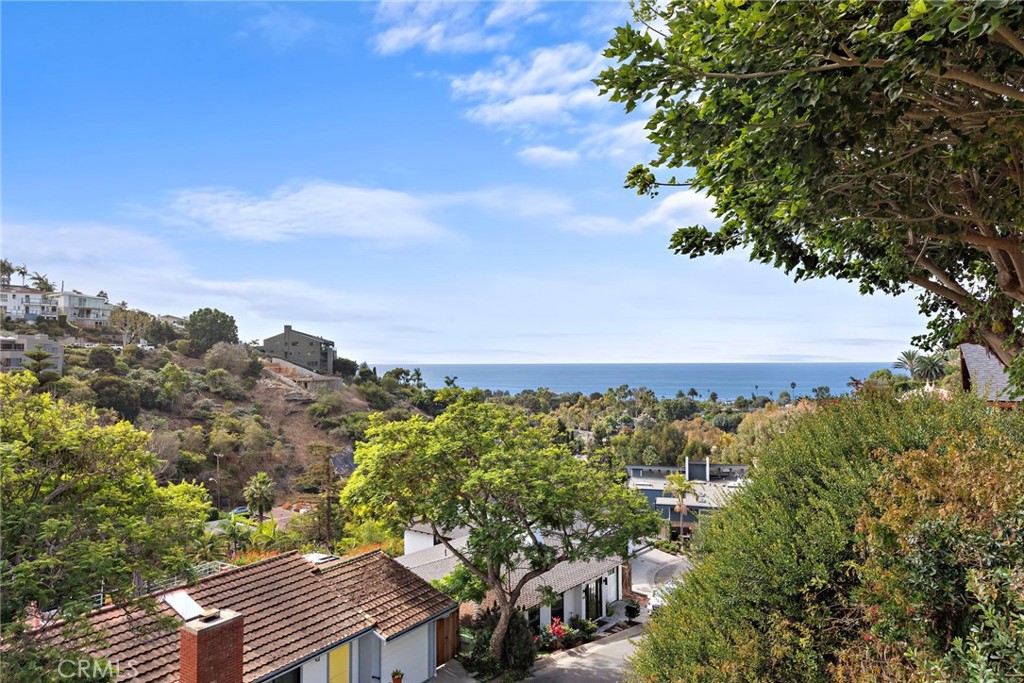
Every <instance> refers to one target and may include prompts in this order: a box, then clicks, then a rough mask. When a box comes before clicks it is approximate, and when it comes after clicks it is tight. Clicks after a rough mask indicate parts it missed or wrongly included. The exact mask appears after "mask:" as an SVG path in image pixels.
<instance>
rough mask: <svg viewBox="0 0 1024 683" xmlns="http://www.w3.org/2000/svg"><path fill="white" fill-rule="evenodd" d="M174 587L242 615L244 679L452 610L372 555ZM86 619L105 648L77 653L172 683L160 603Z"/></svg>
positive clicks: (296, 559) (168, 612)
mask: <svg viewBox="0 0 1024 683" xmlns="http://www.w3.org/2000/svg"><path fill="white" fill-rule="evenodd" d="M325 568H326V569H328V571H324V570H325ZM177 588H184V590H185V591H186V592H187V593H188V594H189V596H191V597H192V599H193V600H195V601H196V602H197V603H198V604H199V605H200V606H202V607H203V608H206V609H212V608H216V609H230V610H233V611H235V612H238V613H240V614H241V615H242V617H243V619H244V627H243V628H244V631H243V633H244V636H243V653H242V666H243V674H244V680H245V681H246V682H247V683H248V682H251V681H255V680H257V679H258V678H260V677H262V676H265V675H267V674H269V673H272V672H274V671H278V670H280V669H282V668H285V667H287V666H289V665H291V664H295V663H297V662H299V661H302V660H303V659H306V658H308V657H309V656H311V655H312V654H313V653H315V652H318V651H320V650H322V649H323V648H325V647H329V646H331V645H332V644H334V643H338V642H340V641H343V640H346V639H349V638H351V637H353V636H356V635H358V634H359V633H362V632H364V631H368V630H370V629H372V628H376V629H377V630H378V631H379V632H380V633H381V635H382V636H384V637H385V638H389V637H391V636H394V635H397V634H398V633H401V632H402V631H404V630H405V629H406V628H408V627H410V626H415V625H417V624H419V623H422V622H424V621H427V620H428V619H431V618H433V617H435V616H439V615H440V614H442V613H444V612H445V611H448V610H449V609H452V608H454V607H455V603H454V602H452V601H451V600H450V599H449V598H448V597H446V596H445V595H444V594H443V593H441V592H440V591H438V590H436V589H435V588H434V587H433V586H431V585H430V584H428V583H426V582H425V581H423V580H421V579H420V578H419V577H417V576H416V575H415V574H412V573H411V572H409V570H407V569H405V568H404V567H401V566H400V565H398V564H397V563H395V562H394V561H393V560H391V559H390V558H389V557H387V556H386V555H384V554H383V553H381V552H379V551H377V552H373V553H369V554H367V555H361V556H358V557H354V558H349V559H344V560H339V561H337V562H333V563H330V564H329V565H319V566H316V565H313V564H311V563H310V562H309V561H307V560H305V559H304V558H302V557H300V556H299V555H297V554H295V553H288V554H285V555H280V556H277V557H273V558H270V559H267V560H262V561H260V562H256V563H254V564H251V565H247V566H244V567H235V568H231V569H226V570H224V571H222V572H221V573H218V574H214V575H211V576H207V577H205V578H202V579H200V580H199V581H198V582H196V583H195V584H193V585H190V586H184V587H181V586H179V587H176V589H177ZM172 590H174V589H172ZM153 597H155V598H156V599H157V600H159V597H160V596H159V595H157V596H153ZM89 619H90V621H91V623H92V624H93V626H94V627H95V628H96V630H97V631H98V633H99V634H100V635H101V636H102V637H103V639H104V640H105V641H106V643H105V644H104V645H101V646H95V645H93V646H91V647H89V646H85V647H84V648H83V649H86V650H87V651H88V652H90V653H91V654H92V655H93V656H96V657H103V658H106V659H108V660H111V661H115V662H116V661H120V662H122V663H125V664H127V663H129V662H131V663H133V666H134V668H135V671H136V675H135V676H134V677H133V678H132V679H131V681H132V683H178V680H179V675H178V666H179V662H178V658H179V642H180V640H179V638H180V636H179V633H178V629H177V627H176V626H180V625H181V623H182V620H181V618H180V617H178V615H177V613H175V612H174V611H173V610H172V609H171V608H170V607H169V606H168V605H167V604H166V603H163V602H158V603H157V609H156V610H155V612H154V613H147V612H145V611H144V610H143V609H141V608H139V607H137V606H136V607H135V608H134V609H131V610H126V609H124V608H122V607H119V606H110V607H105V608H103V609H100V610H97V611H96V612H93V613H92V614H91V615H90V617H89ZM161 620H168V622H166V623H169V624H170V625H171V628H166V627H164V628H161V627H160V624H161ZM50 633H51V634H52V635H51V636H50V639H51V640H53V641H58V640H60V635H59V631H58V628H57V627H56V626H55V627H52V628H51V629H50ZM64 644H65V645H66V646H71V647H75V646H76V645H77V646H78V647H83V644H82V643H64Z"/></svg>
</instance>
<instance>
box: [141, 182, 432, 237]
mask: <svg viewBox="0 0 1024 683" xmlns="http://www.w3.org/2000/svg"><path fill="white" fill-rule="evenodd" d="M160 213H161V215H162V217H163V218H164V220H165V221H167V222H169V223H172V224H177V225H187V226H191V227H196V228H201V229H204V230H210V231H214V232H218V233H220V234H222V235H224V236H226V237H232V238H238V239H245V240H253V241H263V242H267V241H278V240H283V239H286V238H289V237H297V236H304V235H336V236H341V237H350V238H354V239H359V240H366V241H372V242H378V243H398V242H406V241H422V240H433V239H438V238H441V237H443V236H445V235H446V234H447V231H446V230H445V229H444V228H443V227H442V226H441V225H439V224H438V223H437V222H435V221H434V220H433V219H432V218H431V217H430V216H429V215H428V213H429V207H428V206H427V204H426V203H425V202H424V201H423V200H422V199H420V198H418V197H416V196H414V195H411V194H408V193H405V192H399V191H396V190H387V189H374V188H363V187H351V186H346V185H338V184H334V183H328V182H322V181H316V182H310V183H306V184H302V185H284V186H282V187H280V188H278V189H277V190H275V191H274V192H272V193H271V194H270V195H267V196H264V197H257V196H253V195H250V194H246V193H244V192H241V191H239V190H233V189H196V190H183V191H181V192H178V193H177V194H176V195H175V196H174V198H173V200H172V201H171V202H170V204H169V205H168V206H166V207H165V208H164V209H163V210H162V211H161V212H160Z"/></svg>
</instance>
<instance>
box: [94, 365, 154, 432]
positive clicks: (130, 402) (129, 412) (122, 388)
mask: <svg viewBox="0 0 1024 683" xmlns="http://www.w3.org/2000/svg"><path fill="white" fill-rule="evenodd" d="M89 388H90V389H92V390H93V391H94V392H96V407H97V408H110V409H112V410H114V411H116V412H117V414H118V415H120V416H121V419H122V420H127V421H128V422H134V421H135V418H137V417H138V416H139V412H140V411H141V410H142V398H141V397H140V396H139V392H138V390H137V389H136V388H135V387H134V386H133V385H132V383H131V382H129V381H128V380H126V379H124V378H123V377H116V376H114V375H101V376H100V377H97V378H96V379H94V380H93V381H92V382H90V383H89Z"/></svg>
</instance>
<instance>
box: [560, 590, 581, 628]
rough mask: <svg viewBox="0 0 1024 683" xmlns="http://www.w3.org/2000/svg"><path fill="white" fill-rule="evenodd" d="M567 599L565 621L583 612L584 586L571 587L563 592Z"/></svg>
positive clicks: (567, 621) (564, 597)
mask: <svg viewBox="0 0 1024 683" xmlns="http://www.w3.org/2000/svg"><path fill="white" fill-rule="evenodd" d="M562 597H563V599H564V600H565V623H567V624H568V623H569V620H570V619H572V618H573V617H575V616H580V615H582V614H583V586H576V587H575V588H570V589H569V590H567V591H565V593H563V594H562Z"/></svg>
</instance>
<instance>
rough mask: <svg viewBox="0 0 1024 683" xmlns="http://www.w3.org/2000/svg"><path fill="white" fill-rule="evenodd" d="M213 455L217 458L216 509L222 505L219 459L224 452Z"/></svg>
mask: <svg viewBox="0 0 1024 683" xmlns="http://www.w3.org/2000/svg"><path fill="white" fill-rule="evenodd" d="M213 457H215V458H217V509H218V510H220V508H221V505H223V503H222V502H221V499H220V459H221V458H223V457H224V454H223V453H214V454H213Z"/></svg>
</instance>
